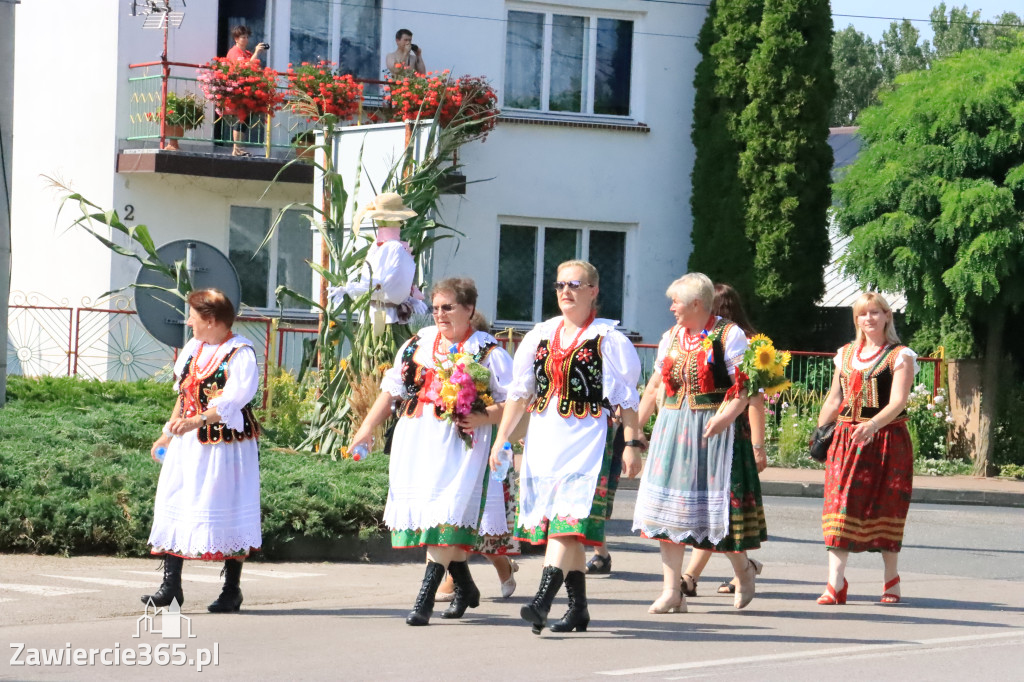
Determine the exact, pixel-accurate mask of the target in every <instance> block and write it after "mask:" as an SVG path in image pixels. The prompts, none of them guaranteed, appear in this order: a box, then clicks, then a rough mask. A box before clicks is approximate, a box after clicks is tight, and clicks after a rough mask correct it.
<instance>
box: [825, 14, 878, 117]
mask: <svg viewBox="0 0 1024 682" xmlns="http://www.w3.org/2000/svg"><path fill="white" fill-rule="evenodd" d="M878 50H879V46H878V45H875V42H874V41H873V40H871V38H870V37H868V36H866V35H864V34H863V33H861V32H860V31H858V30H857V29H855V28H854V27H853V25H852V24H851V25H850V26H847V27H846V28H844V29H843V30H842V31H837V32H836V33H835V34H834V35H833V36H832V70H833V72H834V73H835V79H836V97H835V100H834V101H833V103H832V112H831V114H829V125H833V126H848V125H853V122H854V121H855V120H856V118H857V114H858V113H860V111H861V110H862V109H864V108H866V107H868V106H870V105H872V104H874V103H875V97H876V96H875V91H876V90H878V86H880V85H881V84H882V69H881V66H880V65H879V63H878V54H879V52H878Z"/></svg>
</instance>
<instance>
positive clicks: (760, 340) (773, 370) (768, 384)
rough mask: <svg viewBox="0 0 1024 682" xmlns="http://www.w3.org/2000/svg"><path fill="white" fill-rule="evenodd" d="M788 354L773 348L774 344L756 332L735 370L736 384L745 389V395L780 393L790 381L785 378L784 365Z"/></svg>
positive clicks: (786, 362) (787, 362)
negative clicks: (761, 392) (762, 392)
mask: <svg viewBox="0 0 1024 682" xmlns="http://www.w3.org/2000/svg"><path fill="white" fill-rule="evenodd" d="M789 360H790V356H789V353H787V352H786V351H780V350H775V344H774V343H773V342H772V340H771V339H770V338H768V337H767V336H765V335H764V334H757V335H756V336H754V338H752V339H751V340H750V345H749V346H748V347H747V351H746V353H744V354H743V361H742V362H740V366H739V368H738V371H737V384H741V380H740V379H741V378H742V384H741V385H742V386H743V388H742V389H741V390H743V389H745V390H746V393H747V397H753V396H755V395H757V394H758V392H760V391H764V392H765V393H781V392H782V391H785V390H786V389H787V388H789V387H790V384H791V383H792V382H791V381H790V380H789V379H787V378H786V366H787V365H789Z"/></svg>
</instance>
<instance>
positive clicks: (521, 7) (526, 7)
mask: <svg viewBox="0 0 1024 682" xmlns="http://www.w3.org/2000/svg"><path fill="white" fill-rule="evenodd" d="M509 12H530V13H531V14H543V15H544V47H543V51H544V54H543V55H542V63H541V86H540V87H541V92H540V108H539V109H518V108H515V107H506V106H505V78H504V76H505V67H506V64H507V61H506V60H507V56H508V53H507V50H508V23H507V22H508V13H509ZM555 14H559V15H562V16H571V17H583V18H584V19H586V26H585V27H584V29H583V30H584V31H585V32H586V38H585V41H584V44H585V45H586V52H587V54H586V60H585V63H584V67H583V71H584V75H585V76H586V79H585V80H584V81H583V85H582V90H583V92H582V99H583V102H584V105H583V109H584V110H583V111H551V110H550V109H548V107H549V106H550V97H551V92H550V90H551V34H552V27H553V18H552V17H553V15H555ZM642 17H643V15H642V14H640V13H636V12H623V11H617V10H609V9H600V10H598V9H589V8H585V7H578V8H577V7H571V6H567V5H548V4H543V5H542V4H534V3H526V2H506V3H505V21H506V28H505V33H504V40H503V41H502V55H501V56H502V58H501V69H502V84H501V91H500V93H499V95H498V98H499V107H500V108H501V110H502V115H503V116H512V117H523V118H530V117H537V116H543V117H544V118H568V119H573V120H578V119H585V120H603V121H613V122H616V123H622V122H629V121H634V122H635V121H636V120H637V107H638V103H639V99H638V96H637V85H638V84H637V72H638V69H637V57H638V54H637V27H638V26H639V24H640V20H641V19H642ZM598 19H616V20H619V21H632V22H633V44H632V48H633V52H632V54H631V55H630V60H629V64H630V69H629V114H627V115H624V116H623V115H618V114H596V113H594V93H595V90H596V88H595V86H594V79H595V78H596V77H597V40H596V39H595V37H596V33H597V20H598Z"/></svg>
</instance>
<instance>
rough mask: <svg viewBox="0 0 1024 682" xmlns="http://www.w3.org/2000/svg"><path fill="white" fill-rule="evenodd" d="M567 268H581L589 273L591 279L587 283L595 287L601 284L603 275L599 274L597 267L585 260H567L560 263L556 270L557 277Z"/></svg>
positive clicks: (588, 276)
mask: <svg viewBox="0 0 1024 682" xmlns="http://www.w3.org/2000/svg"><path fill="white" fill-rule="evenodd" d="M566 268H579V269H580V270H582V271H583V272H585V273H587V279H588V280H590V281H589V282H587V284H592V285H594V286H595V287H596V286H599V285H600V284H601V276H600V275H599V274H597V268H595V267H594V266H593V265H591V264H590V263H588V262H587V261H585V260H567V261H565V262H564V263H559V264H558V269H557V270H555V276H556V277H557V276H558V273H559V272H561V271H562V270H565V269H566Z"/></svg>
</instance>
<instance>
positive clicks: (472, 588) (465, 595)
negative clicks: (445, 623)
mask: <svg viewBox="0 0 1024 682" xmlns="http://www.w3.org/2000/svg"><path fill="white" fill-rule="evenodd" d="M448 572H449V573H451V574H452V580H453V581H454V582H455V598H454V599H452V604H451V606H449V607H448V608H447V609H446V610H445V612H444V613H442V614H441V617H442V618H462V614H464V613H465V612H466V609H467V608H471V609H475V608H476V607H478V606H480V590H479V589H477V586H476V583H474V582H473V576H472V575H470V574H469V562H468V561H453V562H451V563H450V564H448Z"/></svg>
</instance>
